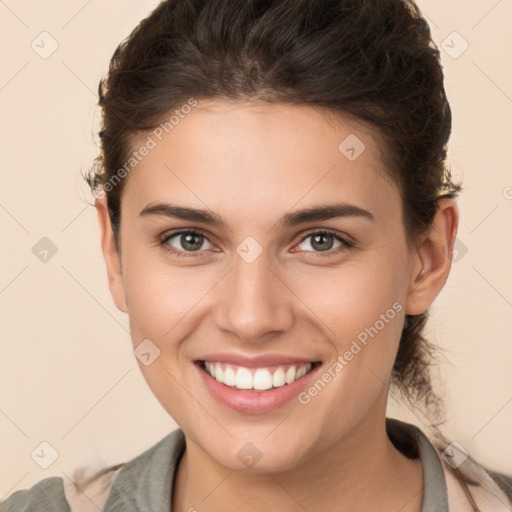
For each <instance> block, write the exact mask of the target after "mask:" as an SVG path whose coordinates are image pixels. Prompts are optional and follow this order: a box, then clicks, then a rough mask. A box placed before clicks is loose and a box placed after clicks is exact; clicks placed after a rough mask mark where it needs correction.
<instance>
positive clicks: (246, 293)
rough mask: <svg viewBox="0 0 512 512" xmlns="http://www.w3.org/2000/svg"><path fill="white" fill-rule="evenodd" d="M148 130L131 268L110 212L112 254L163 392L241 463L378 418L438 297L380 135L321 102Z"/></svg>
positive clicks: (190, 428) (136, 335)
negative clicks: (425, 284) (414, 326)
mask: <svg viewBox="0 0 512 512" xmlns="http://www.w3.org/2000/svg"><path fill="white" fill-rule="evenodd" d="M149 135H150V136H151V137H152V138H153V139H154V140H155V141H156V142H157V143H156V145H155V147H152V149H150V150H149V151H148V152H147V155H146V156H144V157H143V158H142V159H141V161H140V162H138V164H137V166H136V167H135V168H134V170H133V171H131V174H130V175H129V177H128V179H127V183H126V185H125V189H124V191H123V196H122V212H121V231H120V239H121V258H120V266H119V267H116V263H115V259H116V257H117V256H116V255H114V256H112V254H113V251H112V240H111V238H109V234H108V233H109V228H108V226H107V227H106V228H105V232H104V251H107V252H108V251H110V253H111V254H110V256H111V259H110V261H109V260H108V259H107V266H108V270H109V276H110V286H111V290H112V293H113V296H114V299H115V301H116V304H117V305H118V307H119V308H120V309H122V310H123V311H126V312H127V313H128V314H129V319H130V327H131V333H132V338H133V345H134V348H135V349H137V350H138V352H139V353H142V354H145V355H144V356H143V357H141V358H140V359H141V360H139V366H140V368H141V371H142V372H143V374H144V377H145V379H146V381H147V383H148V384H149V386H150V388H151V390H152V391H153V393H154V394H155V396H156V397H157V398H158V400H159V401H160V403H161V404H162V406H163V407H164V408H165V409H166V410H167V412H168V413H169V414H170V415H171V416H172V417H173V418H174V419H175V421H176V422H177V423H178V425H179V426H180V427H181V428H182V429H183V431H184V432H185V434H186V436H187V438H188V440H189V441H190V442H193V443H194V444H195V445H196V446H197V447H199V448H200V449H201V450H202V452H204V453H205V454H206V456H208V457H211V458H213V459H214V460H216V461H218V462H219V463H221V464H223V465H224V466H226V467H229V468H239V469H240V468H247V467H249V466H248V464H247V462H246V460H248V459H247V455H249V456H256V457H259V456H260V455H261V459H260V461H259V462H258V465H257V466H255V468H257V470H258V471H260V470H270V471H276V470H279V469H285V468H291V467H293V466H294V465H296V464H298V463H299V462H300V461H305V460H307V459H308V458H311V457H313V456H315V455H318V454H320V453H321V452H322V451H323V450H326V449H327V448H329V447H331V446H333V445H334V444H335V443H337V442H342V441H343V440H344V439H348V438H349V437H350V436H354V435H356V434H355V433H356V432H358V433H359V434H361V433H363V432H370V431H371V430H372V429H373V428H375V426H376V425H378V421H379V419H382V418H384V415H385V408H386V397H387V382H388V380H389V376H390V372H391V368H392V365H393V361H394V358H395V355H396V351H397V349H398V342H399V339H400V334H401V330H402V326H403V321H404V315H405V313H410V314H417V313H420V312H422V311H424V310H425V309H426V308H427V307H428V305H429V303H430V302H431V301H432V300H433V298H434V297H435V295H436V294H437V292H432V291H431V292H430V295H428V294H426V295H425V296H420V297H419V296H418V294H419V292H418V290H417V289H415V283H416V282H417V280H416V276H417V274H419V272H420V269H421V266H422V265H423V264H424V263H425V258H421V254H420V253H416V252H410V251H409V250H408V249H407V244H406V239H405V231H404V226H403V223H402V202H401V198H400V194H399V191H398V190H397V188H396V186H395V184H394V183H393V182H392V180H391V179H390V178H389V176H388V175H387V174H386V172H385V167H384V165H383V163H382V162H381V158H380V155H381V153H380V152H381V151H382V150H383V148H382V145H381V143H380V142H379V139H378V137H377V134H375V133H374V132H372V130H371V129H369V128H367V127H365V126H363V125H362V124H360V123H357V122H355V121H353V120H350V119H348V118H343V117H340V116H338V117H337V118H336V120H335V121H333V118H332V117H327V115H326V112H325V111H322V110H320V109H313V108H312V107H308V106H291V105H284V104H278V105H275V104H274V105H270V104H255V103H252V104H249V103H240V102H226V101H209V102H206V101H202V102H199V103H198V104H197V106H195V107H194V108H192V109H191V112H190V113H188V114H187V115H186V116H184V118H182V119H180V121H179V124H177V125H176V126H174V128H173V129H172V131H170V132H169V134H168V135H166V136H165V137H162V140H161V141H159V140H158V139H157V138H156V137H155V135H154V134H149ZM147 136H148V134H146V135H145V136H144V137H142V138H141V139H140V141H138V142H137V143H136V144H134V148H137V147H140V146H141V145H143V144H144V143H145V142H146V141H147V140H148V139H147ZM363 145H364V146H363ZM151 146H153V144H151ZM196 210H200V211H201V212H197V211H196ZM104 220H105V219H104ZM105 222H106V221H105ZM105 225H106V224H105ZM109 240H110V241H109ZM108 247H110V249H108ZM205 361H206V363H208V364H205ZM208 369H210V371H211V372H212V373H213V374H214V375H215V378H214V377H212V376H211V375H210V374H209V373H208ZM305 371H307V373H306V374H305V375H303V373H304V372H305ZM254 387H256V388H258V389H252V388H254ZM239 388H242V389H239ZM248 388H251V389H248ZM247 443H252V444H250V445H248V444H247ZM244 459H245V460H244ZM255 470H256V469H255Z"/></svg>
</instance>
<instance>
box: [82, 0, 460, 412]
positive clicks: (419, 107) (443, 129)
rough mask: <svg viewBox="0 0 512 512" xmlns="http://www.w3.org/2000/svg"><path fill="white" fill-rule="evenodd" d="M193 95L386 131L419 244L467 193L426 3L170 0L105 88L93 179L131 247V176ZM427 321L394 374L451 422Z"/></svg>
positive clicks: (140, 30) (124, 52) (408, 223)
mask: <svg viewBox="0 0 512 512" xmlns="http://www.w3.org/2000/svg"><path fill="white" fill-rule="evenodd" d="M191 98H192V99H193V98H196V99H198V100H200V99H213V98H226V99H235V100H243V101H247V100H260V101H265V102H269V103H279V102H281V103H289V104H296V105H311V106H317V107H326V108H327V109H328V110H329V111H331V112H333V113H336V112H339V113H341V114H344V115H348V116H351V117H354V118H356V119H358V120H360V121H363V122H365V123H367V124H369V125H370V126H372V127H374V128H376V129H377V132H378V134H379V135H380V136H381V137H382V140H383V143H384V148H383V149H384V150H383V153H384V159H385V163H386V167H387V171H388V173H389V176H390V177H391V179H392V180H394V182H395V183H396V185H397V186H398V188H399V190H400V192H401V197H402V201H403V223H404V227H405V231H406V236H407V242H408V244H409V246H410V247H413V246H414V244H415V243H416V242H417V240H418V238H419V237H420V235H421V234H423V233H424V232H425V231H426V230H427V229H428V228H429V227H430V225H431V223H432V221H433V218H434V215H435V212H436V208H437V203H438V200H439V199H440V198H446V197H456V196H457V194H458V193H459V192H460V190H461V185H460V184H454V183H453V182H452V180H451V175H450V171H449V169H447V167H446V150H447V143H448V139H449V135H450V131H451V111H450V106H449V103H448V101H447V97H446V94H445V90H444V85H443V71H442V66H441V63H440V52H439V50H438V48H437V47H436V45H435V44H434V43H433V41H432V38H431V34H430V29H429V27H428V24H427V22H426V21H425V19H424V18H423V17H422V15H421V12H420V10H419V8H418V7H417V6H416V5H415V4H414V2H413V1H407V0H165V1H163V2H161V3H160V4H159V5H158V6H157V7H156V8H155V9H154V11H153V12H152V13H151V14H150V15H149V16H148V17H147V18H145V19H144V20H142V21H141V22H140V24H139V25H138V26H137V27H136V28H135V29H134V30H133V32H132V33H131V34H130V36H129V37H128V38H127V39H125V40H124V41H122V42H121V44H120V45H119V46H118V47H117V49H116V51H115V53H114V55H113V57H112V60H111V62H110V67H109V71H108V74H107V75H106V76H105V77H104V78H103V79H102V80H101V81H100V84H99V105H100V106H101V108H102V115H103V126H102V129H101V131H100V140H101V154H100V155H99V156H98V158H97V159H96V160H95V163H94V165H93V167H92V169H91V170H90V171H89V172H88V173H87V175H86V176H85V178H86V180H87V181H88V183H89V185H90V186H91V189H93V190H97V189H98V188H99V189H101V188H103V189H104V190H105V192H106V196H107V204H108V209H109V215H110V219H111V223H112V227H113V232H114V237H115V241H116V244H117V247H118V250H120V249H121V243H120V239H119V233H120V209H121V197H122V192H123V185H124V183H125V180H126V178H123V179H122V180H120V179H119V175H120V170H121V169H125V172H124V173H121V174H122V175H123V176H125V175H126V173H127V172H129V169H128V170H127V171H126V169H127V167H126V162H128V161H129V160H130V154H131V152H132V151H133V149H134V141H135V139H136V138H137V137H139V136H140V135H144V134H147V133H148V132H149V131H150V130H154V129H155V128H157V127H158V126H159V125H160V124H161V123H162V122H165V121H166V120H167V119H169V116H171V115H172V113H173V111H176V109H181V106H183V105H187V104H190V100H191ZM132 167H133V166H132ZM116 178H117V179H116ZM128 178H129V177H128ZM109 185H110V186H109ZM112 185H114V186H112ZM427 318H428V312H425V313H423V314H420V315H406V318H405V323H404V327H403V332H402V335H401V340H400V345H399V349H398V354H397V357H396V360H395V363H394V366H393V371H392V375H391V381H392V384H393V385H394V387H395V389H397V390H398V391H399V393H400V394H401V395H402V397H403V398H405V399H406V400H407V401H408V402H409V403H410V404H412V405H414V406H415V407H418V406H419V407H420V408H422V409H424V410H425V411H426V412H427V416H430V417H431V418H436V419H438V418H439V416H440V415H441V414H442V400H441V398H440V397H439V396H438V395H437V394H436V393H435V392H434V390H433V388H432V384H431V377H430V373H429V367H430V366H431V362H432V360H433V355H434V347H433V346H432V345H431V344H430V343H429V342H428V341H427V340H426V339H425V338H424V336H423V335H422V332H423V329H424V326H425V323H426V321H427Z"/></svg>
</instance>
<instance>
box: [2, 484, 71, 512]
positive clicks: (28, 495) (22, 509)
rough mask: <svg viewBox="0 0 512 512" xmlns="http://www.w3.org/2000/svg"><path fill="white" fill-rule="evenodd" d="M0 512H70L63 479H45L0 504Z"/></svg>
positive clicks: (17, 492) (15, 493)
mask: <svg viewBox="0 0 512 512" xmlns="http://www.w3.org/2000/svg"><path fill="white" fill-rule="evenodd" d="M0 512H69V505H68V503H67V501H66V497H65V495H64V485H63V481H62V478H60V477H57V476H52V477H49V478H45V479H43V480H41V481H40V482H38V483H37V484H35V485H33V486H32V487H30V488H29V489H23V490H21V491H16V492H14V493H13V494H11V495H10V496H9V497H8V498H7V500H5V501H2V502H0Z"/></svg>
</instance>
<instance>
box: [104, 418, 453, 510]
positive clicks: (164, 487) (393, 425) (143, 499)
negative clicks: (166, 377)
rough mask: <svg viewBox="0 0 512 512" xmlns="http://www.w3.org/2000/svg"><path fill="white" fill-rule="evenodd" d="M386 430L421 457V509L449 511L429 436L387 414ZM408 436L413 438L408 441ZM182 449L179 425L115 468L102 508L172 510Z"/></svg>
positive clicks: (435, 453)
mask: <svg viewBox="0 0 512 512" xmlns="http://www.w3.org/2000/svg"><path fill="white" fill-rule="evenodd" d="M386 430H387V432H388V435H389V437H390V439H391V441H392V442H394V444H395V446H396V444H397V443H398V442H400V444H401V443H402V442H403V440H404V439H406V440H409V450H410V451H411V453H412V455H413V457H412V458H417V456H419V457H420V458H421V462H422V465H423V484H424V494H423V503H422V507H421V512H448V497H447V492H446V481H445V477H444V472H443V468H442V466H441V463H440V461H439V458H438V455H437V452H436V450H435V448H434V447H433V446H432V444H431V443H430V441H429V440H428V438H427V437H426V436H425V435H424V434H423V432H422V431H421V430H420V429H419V428H417V427H415V426H414V425H410V424H408V423H404V422H402V421H399V420H396V419H392V418H386ZM411 439H413V440H414V441H415V442H414V443H411V442H410V441H411ZM397 449H399V448H398V446H397ZM416 449H417V450H418V451H419V453H418V452H417V451H416ZM184 451H185V436H184V434H183V431H182V430H181V429H179V428H178V429H176V430H174V431H173V432H171V433H170V434H168V435H167V436H165V437H164V438H163V439H162V440H160V441H159V442H158V443H157V444H155V445H153V446H152V447H151V448H149V449H148V450H146V451H145V452H143V453H141V454H140V455H139V456H137V457H135V458H134V459H132V460H131V461H129V462H127V463H125V464H124V465H123V466H122V467H121V468H120V470H118V471H119V472H118V474H117V476H116V479H115V481H114V484H113V486H112V488H111V490H110V494H109V496H108V499H107V502H106V503H105V507H104V509H103V510H104V512H138V511H139V510H144V511H145V512H171V505H170V504H171V494H172V486H173V483H174V477H175V471H176V468H177V466H178V463H179V460H180V459H181V457H182V455H183V453H184ZM400 451H402V449H400ZM415 451H416V456H414V455H415V454H414V452H415Z"/></svg>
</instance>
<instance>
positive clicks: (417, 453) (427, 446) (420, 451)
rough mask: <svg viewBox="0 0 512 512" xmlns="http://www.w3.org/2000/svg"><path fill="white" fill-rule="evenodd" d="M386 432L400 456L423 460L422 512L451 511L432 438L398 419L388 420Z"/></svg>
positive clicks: (441, 467) (444, 480) (442, 472)
mask: <svg viewBox="0 0 512 512" xmlns="http://www.w3.org/2000/svg"><path fill="white" fill-rule="evenodd" d="M386 431H387V434H388V437H389V439H390V440H391V442H392V443H393V445H394V446H395V448H396V449H397V450H398V451H399V452H400V453H402V454H403V455H405V456H406V457H408V458H411V459H417V458H418V457H419V458H420V460H421V464H422V467H423V501H422V505H421V512H449V510H448V493H447V487H446V479H445V476H444V470H443V466H442V465H441V461H440V460H439V456H438V454H437V451H436V449H435V448H434V446H433V445H432V443H431V442H430V440H429V439H428V437H427V436H426V435H425V434H424V433H423V432H422V430H421V429H419V428H418V427H417V426H415V425H412V424H410V423H405V422H403V421H400V420H397V419H395V418H386Z"/></svg>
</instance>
